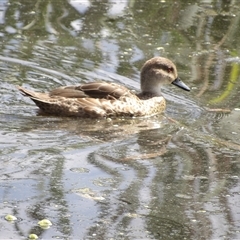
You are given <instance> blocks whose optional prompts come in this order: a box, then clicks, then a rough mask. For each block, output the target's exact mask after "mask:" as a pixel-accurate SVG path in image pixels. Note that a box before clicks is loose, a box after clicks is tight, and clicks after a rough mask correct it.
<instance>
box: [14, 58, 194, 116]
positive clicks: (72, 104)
mask: <svg viewBox="0 0 240 240" xmlns="http://www.w3.org/2000/svg"><path fill="white" fill-rule="evenodd" d="M167 83H172V84H174V85H176V86H178V87H180V88H182V89H184V90H187V91H189V90H190V89H189V88H188V87H187V86H186V85H185V84H184V83H183V82H181V80H180V79H179V78H178V76H177V69H176V66H175V65H174V64H173V63H172V62H171V61H170V60H169V59H166V58H162V57H155V58H152V59H150V60H148V61H147V62H146V63H145V64H144V65H143V67H142V69H141V92H140V93H139V94H135V93H134V92H133V91H131V90H129V89H127V88H126V87H124V86H121V85H118V84H115V83H106V82H92V83H86V84H82V85H78V86H66V87H60V88H57V89H54V90H52V91H51V92H49V93H38V92H34V91H30V90H27V89H24V88H23V87H20V86H19V87H18V89H19V90H20V91H21V93H22V94H23V95H25V96H27V97H30V98H31V100H32V101H34V102H35V104H36V105H37V106H38V107H39V108H40V109H41V110H42V111H43V112H44V113H47V114H51V115H58V116H75V117H117V116H130V117H133V116H136V117H137V116H148V115H154V114H158V113H161V112H162V111H164V109H165V107H166V102H165V99H164V98H163V97H162V95H161V86H162V85H163V84H167Z"/></svg>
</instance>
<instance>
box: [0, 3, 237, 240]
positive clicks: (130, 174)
mask: <svg viewBox="0 0 240 240" xmlns="http://www.w3.org/2000/svg"><path fill="white" fill-rule="evenodd" d="M239 10H240V2H238V1H230V0H229V1H220V0H216V1H211V0H210V1H185V0H181V1H146V0H145V1H131V0H129V1H127V0H126V1H110V0H109V1H88V0H85V1H76V0H75V1H74V0H70V1H66V0H65V1H64V0H62V1H40V0H39V1H27V0H21V1H1V2H0V13H1V14H0V37H1V42H0V51H1V53H0V72H1V81H0V102H1V108H0V163H1V167H0V173H1V175H0V198H1V201H0V216H1V219H0V239H27V238H28V235H29V234H30V233H35V234H37V235H38V236H39V239H97V240H99V239H104V240H105V239H126V240H127V239H164V240H166V239H167V240H168V239H169V240H170V239H176V240H179V239H212V240H215V239H240V218H239V214H240V197H239V196H240V182H239V176H240V157H239V150H240V139H239V134H240V123H239V119H240V110H239V109H240V104H239V94H240V84H239V74H240V72H239V70H240V69H239V62H240V61H239V55H240V45H239V39H240V36H239V35H240V31H239V30H240V29H239V28H240V11H239ZM153 56H163V57H167V58H170V59H171V60H172V61H174V62H175V63H176V65H177V69H178V73H179V76H180V78H181V79H182V80H183V81H184V82H185V83H186V84H187V85H188V86H190V88H191V92H189V93H188V92H184V91H181V90H179V89H177V88H175V87H174V86H169V87H166V88H164V89H163V94H164V97H165V98H166V99H167V110H166V112H165V113H164V114H163V115H160V116H155V117H151V118H144V119H115V120H113V121H111V122H109V121H107V120H105V119H101V120H90V119H72V118H57V117H48V116H39V115H37V107H36V106H35V105H34V104H33V103H32V102H31V101H30V100H29V99H26V98H23V97H22V96H21V94H20V93H19V92H18V90H17V89H16V85H23V86H24V87H26V88H29V89H34V90H39V91H48V90H50V89H52V88H55V87H58V86H61V85H73V84H78V83H85V82H90V81H94V80H104V81H109V82H116V83H119V84H123V85H126V86H127V87H130V88H133V89H138V88H139V73H140V68H141V66H142V64H143V63H144V62H145V61H146V60H147V59H149V58H151V57H153ZM7 214H11V215H14V216H15V217H17V220H16V221H14V222H7V221H6V220H5V219H4V217H5V216H6V215H7ZM45 218H46V219H49V220H50V221H51V222H52V224H53V225H52V226H51V227H50V228H49V229H47V230H44V229H42V228H40V227H39V226H38V221H40V220H42V219H45Z"/></svg>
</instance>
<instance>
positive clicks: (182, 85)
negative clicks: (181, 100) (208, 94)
mask: <svg viewBox="0 0 240 240" xmlns="http://www.w3.org/2000/svg"><path fill="white" fill-rule="evenodd" d="M172 84H173V85H175V86H177V87H179V88H182V89H183V90H186V91H190V88H189V87H188V86H187V85H186V84H185V83H184V82H182V81H181V80H180V78H176V79H175V80H174V81H173V82H172Z"/></svg>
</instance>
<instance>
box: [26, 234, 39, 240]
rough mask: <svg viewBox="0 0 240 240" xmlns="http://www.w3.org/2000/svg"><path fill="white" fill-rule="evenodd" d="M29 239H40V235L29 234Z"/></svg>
mask: <svg viewBox="0 0 240 240" xmlns="http://www.w3.org/2000/svg"><path fill="white" fill-rule="evenodd" d="M28 239H38V235H36V234H33V233H32V234H29V236H28Z"/></svg>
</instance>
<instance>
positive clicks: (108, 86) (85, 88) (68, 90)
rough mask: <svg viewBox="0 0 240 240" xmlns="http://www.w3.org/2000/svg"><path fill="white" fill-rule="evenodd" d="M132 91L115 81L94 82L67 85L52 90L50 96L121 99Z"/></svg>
mask: <svg viewBox="0 0 240 240" xmlns="http://www.w3.org/2000/svg"><path fill="white" fill-rule="evenodd" d="M130 93H131V92H130V91H129V90H128V89H127V88H126V87H124V86H121V85H118V84H115V83H106V82H93V83H86V84H82V85H78V86H66V87H60V88H57V89H54V90H52V91H51V92H50V93H49V96H50V97H57V96H58V97H65V98H105V99H119V98H120V97H122V96H126V95H128V94H130Z"/></svg>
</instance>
